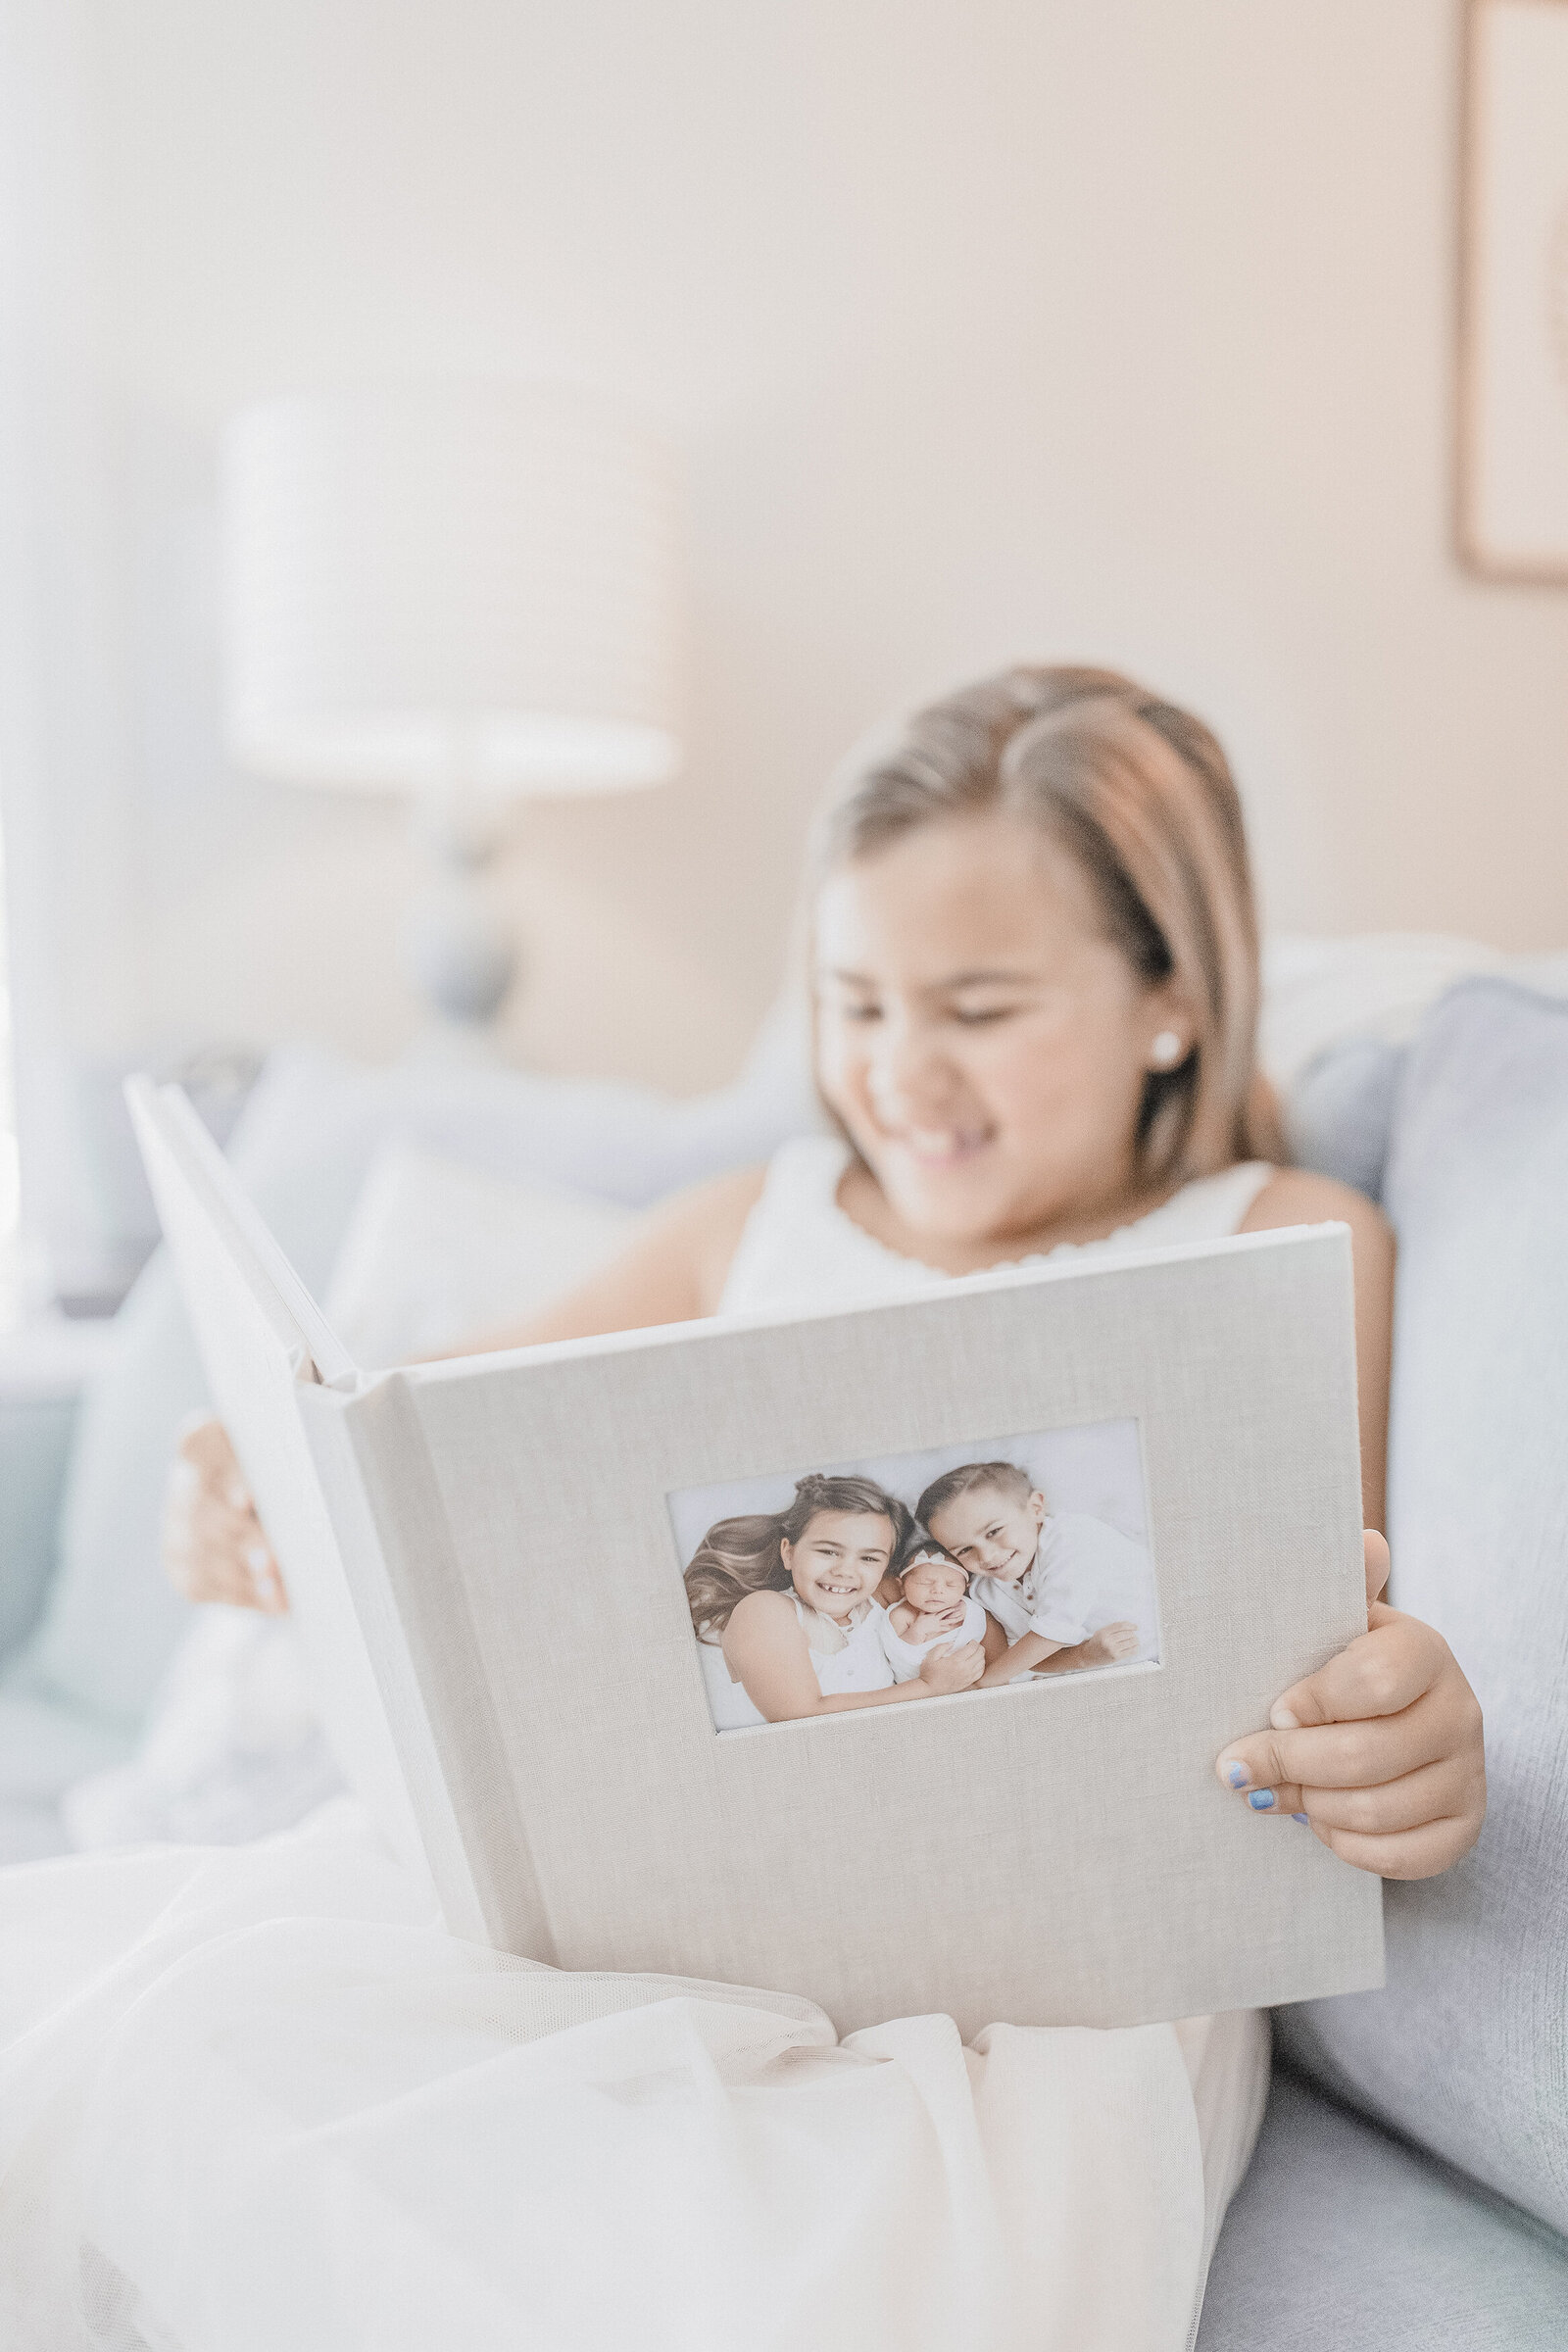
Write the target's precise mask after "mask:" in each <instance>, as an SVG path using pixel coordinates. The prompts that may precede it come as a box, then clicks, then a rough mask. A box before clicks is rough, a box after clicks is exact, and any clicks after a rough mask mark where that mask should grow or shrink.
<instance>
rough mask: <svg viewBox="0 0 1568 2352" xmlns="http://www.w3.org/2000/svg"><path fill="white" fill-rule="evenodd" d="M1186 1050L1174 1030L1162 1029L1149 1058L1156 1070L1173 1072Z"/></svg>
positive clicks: (1151, 1048)
mask: <svg viewBox="0 0 1568 2352" xmlns="http://www.w3.org/2000/svg"><path fill="white" fill-rule="evenodd" d="M1185 1052H1186V1048H1185V1047H1184V1046H1183V1044H1182V1041H1181V1039H1180V1038H1179V1037H1178V1036H1177V1034H1176V1032H1175V1030H1174V1029H1162V1030H1161V1031H1160V1033H1159V1035H1158V1036H1157V1037H1156V1038H1155V1039H1154V1042H1153V1044H1152V1046H1151V1047H1150V1049H1149V1058H1150V1060H1151V1061H1152V1063H1153V1065H1154V1067H1155V1069H1156V1070H1173V1069H1174V1068H1175V1067H1176V1064H1177V1063H1178V1062H1179V1061H1180V1060H1181V1058H1182V1056H1183V1054H1184V1053H1185Z"/></svg>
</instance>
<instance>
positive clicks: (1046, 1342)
mask: <svg viewBox="0 0 1568 2352" xmlns="http://www.w3.org/2000/svg"><path fill="white" fill-rule="evenodd" d="M220 1165H221V1163H220ZM225 1174H226V1171H225ZM209 1175H210V1176H212V1181H213V1183H214V1185H215V1186H216V1185H217V1184H218V1183H219V1182H220V1181H221V1180H220V1179H218V1178H217V1177H216V1175H215V1174H213V1172H212V1171H209ZM229 1181H230V1182H231V1181H232V1180H231V1179H229ZM187 1190H188V1188H187ZM160 1198H161V1205H162V1196H161V1197H160ZM180 1213H181V1214H182V1215H184V1216H185V1217H186V1218H187V1220H188V1219H191V1218H196V1219H198V1220H199V1219H201V1218H204V1217H205V1218H206V1219H207V1221H208V1223H209V1225H210V1227H211V1234H212V1235H213V1236H216V1237H217V1244H216V1246H218V1247H221V1245H222V1236H221V1230H220V1226H219V1224H218V1222H216V1221H215V1220H214V1218H213V1216H212V1213H211V1203H210V1202H209V1203H208V1204H207V1205H205V1206H204V1205H203V1204H202V1203H201V1202H200V1201H196V1198H195V1194H194V1193H190V1194H189V1197H188V1198H187V1199H186V1200H185V1201H184V1202H183V1203H182V1207H181V1211H180ZM251 1213H252V1214H254V1212H251ZM274 1247H275V1246H274ZM189 1254H190V1253H189V1252H188V1251H187V1256H188V1255H189ZM258 1262H259V1261H258ZM181 1273H182V1277H183V1274H184V1265H183V1263H182V1265H181ZM249 1279H250V1280H251V1281H252V1282H253V1283H254V1282H255V1281H256V1280H257V1279H258V1275H257V1266H256V1264H253V1266H252V1268H251V1269H250V1274H249ZM279 1295H280V1294H279ZM313 1311H314V1310H313ZM204 1314H205V1324H206V1340H205V1344H206V1345H207V1346H208V1347H209V1348H213V1349H216V1350H217V1352H218V1353H219V1354H220V1355H221V1354H223V1353H224V1352H225V1351H237V1350H238V1349H239V1348H240V1338H239V1333H238V1328H237V1322H236V1327H235V1329H234V1330H233V1331H232V1332H227V1331H224V1330H221V1329H220V1328H219V1326H221V1325H222V1323H223V1320H224V1318H225V1317H228V1318H230V1320H234V1317H233V1309H232V1304H231V1302H229V1301H226V1300H223V1301H220V1300H218V1299H217V1297H216V1294H214V1293H212V1292H211V1291H210V1293H209V1297H208V1299H207V1302H206V1307H205V1309H204ZM202 1320H203V1318H202V1317H198V1322H199V1323H201V1321H202ZM296 1352H297V1351H296ZM311 1375H312V1367H311V1366H310V1365H306V1366H305V1367H303V1368H302V1366H301V1365H300V1364H299V1363H298V1362H294V1363H290V1362H289V1361H288V1358H287V1354H286V1352H282V1351H280V1352H277V1353H276V1354H275V1355H274V1358H273V1361H272V1364H271V1369H270V1373H269V1374H268V1378H269V1379H270V1381H271V1384H272V1394H273V1397H274V1398H275V1397H277V1396H278V1395H281V1394H282V1393H283V1392H284V1391H285V1390H286V1393H287V1397H288V1400H289V1404H290V1406H291V1409H292V1412H293V1415H294V1417H295V1427H296V1431H298V1429H299V1428H300V1427H301V1426H302V1427H303V1434H304V1437H305V1439H306V1441H307V1442H308V1447H309V1452H308V1454H306V1453H305V1452H304V1451H303V1450H302V1449H299V1448H298V1447H296V1449H295V1450H294V1451H293V1452H292V1453H291V1454H290V1455H289V1459H288V1466H287V1471H286V1479H287V1481H288V1482H292V1484H293V1485H294V1486H295V1487H296V1488H299V1487H301V1486H302V1484H309V1485H310V1486H311V1488H312V1490H313V1498H312V1504H311V1508H312V1509H313V1510H314V1511H315V1513H316V1514H317V1519H318V1520H319V1523H320V1525H321V1526H324V1527H325V1528H326V1529H327V1531H328V1533H329V1540H328V1541H326V1542H323V1541H322V1540H321V1538H320V1534H319V1528H318V1532H317V1537H316V1540H315V1550H314V1558H313V1563H312V1564H311V1567H310V1577H311V1581H312V1583H313V1586H314V1589H315V1590H316V1592H317V1594H318V1598H319V1596H320V1593H321V1592H322V1590H323V1588H326V1587H330V1586H332V1585H333V1584H334V1583H335V1586H336V1589H337V1591H338V1593H339V1595H340V1597H341V1600H342V1603H343V1606H342V1609H341V1610H340V1612H339V1614H340V1615H343V1614H346V1615H348V1616H349V1617H351V1618H352V1620H353V1622H354V1623H355V1624H357V1626H358V1628H359V1633H360V1638H361V1642H362V1654H363V1660H364V1669H365V1673H366V1674H367V1675H368V1677H369V1679H370V1680H371V1681H372V1682H373V1684H374V1686H375V1688H376V1690H377V1691H378V1692H379V1694H380V1698H381V1702H382V1713H383V1720H384V1724H385V1727H386V1739H385V1742H384V1744H385V1746H386V1747H387V1748H388V1749H390V1750H392V1751H395V1753H396V1755H397V1757H398V1759H399V1762H400V1767H401V1769H402V1773H403V1781H404V1791H403V1802H404V1803H405V1805H406V1808H407V1810H408V1813H409V1815H410V1816H411V1817H412V1818H413V1819H414V1820H415V1821H416V1822H417V1824H418V1827H419V1831H420V1835H421V1838H422V1841H423V1850H424V1853H425V1855H426V1858H427V1860H428V1862H429V1866H430V1868H431V1870H432V1872H433V1874H434V1877H435V1880H436V1884H437V1886H438V1887H439V1888H440V1891H441V1893H442V1898H443V1901H444V1903H445V1904H446V1907H447V1914H448V1918H449V1921H450V1922H451V1924H452V1925H453V1926H454V1928H455V1929H456V1930H457V1931H458V1932H460V1933H464V1934H469V1935H474V1934H479V1935H482V1936H484V1937H485V1938H486V1939H488V1940H489V1941H490V1942H492V1943H493V1944H495V1945H496V1946H497V1947H499V1948H504V1949H509V1950H513V1951H515V1952H518V1953H521V1954H524V1955H526V1956H528V1957H530V1958H533V1959H536V1960H541V1961H544V1962H547V1963H550V1964H553V1965H556V1966H559V1967H563V1968H570V1969H613V1970H630V1971H638V1972H642V1971H650V1970H653V1971H667V1972H668V1973H670V1974H671V1975H675V1976H681V1977H696V1978H706V1979H711V1980H718V1981H722V1982H727V1983H738V1984H743V1985H761V1986H768V1987H776V1988H782V1989H787V1990H790V1991H793V1992H797V1993H802V1994H805V1995H807V1996H808V1997H809V1998H811V1999H813V2000H815V2001H817V2002H819V2003H820V2004H821V2005H822V2006H823V2007H824V2008H825V2009H826V2010H827V2011H828V2013H829V2014H830V2015H831V2016H832V2017H833V2019H834V2021H835V2024H836V2025H837V2026H838V2028H839V2029H840V2031H841V2032H851V2031H854V2030H855V2029H856V2028H858V2027H861V2026H866V2025H869V2024H872V2023H875V2022H877V2021H878V2020H880V2019H883V2018H887V2017H892V2016H898V2015H907V2014H913V2013H922V2012H929V2011H946V2012H949V2013H951V2014H952V2015H953V2016H954V2017H955V2018H956V2021H957V2023H958V2026H959V2028H960V2031H961V2032H962V2033H963V2034H965V2035H966V2036H969V2035H972V2034H974V2033H975V2032H977V2031H978V2030H979V2029H980V2028H981V2027H982V2026H984V2025H986V2024H988V2023H990V2022H993V2021H997V2020H1006V2021H1008V2022H1012V2023H1015V2024H1021V2025H1054V2024H1080V2025H1125V2024H1135V2023H1142V2022H1148V2021H1152V2020H1155V2019H1162V2018H1171V2017H1180V2016H1188V2015H1194V2014H1200V2013H1202V2012H1204V2011H1208V2010H1213V2009H1219V2008H1230V2007H1242V2006H1251V2005H1262V2004H1272V2003H1275V2002H1280V2001H1287V2000H1297V1999H1301V1998H1305V1997H1309V1996H1313V1995H1322V1994H1327V1993H1332V1992H1338V1991H1347V1990H1351V1989H1361V1988H1364V1987H1366V1986H1369V1985H1376V1984H1379V1983H1380V1982H1381V1981H1382V1925H1381V1888H1380V1887H1379V1884H1378V1882H1377V1881H1376V1880H1374V1879H1371V1878H1369V1877H1367V1876H1366V1875H1365V1874H1363V1873H1359V1872H1355V1871H1352V1870H1350V1869H1348V1867H1347V1866H1346V1865H1344V1864H1342V1863H1340V1862H1339V1861H1338V1860H1337V1859H1336V1858H1335V1857H1334V1856H1333V1855H1332V1854H1330V1853H1329V1852H1328V1851H1327V1850H1326V1849H1325V1848H1324V1847H1323V1846H1321V1845H1320V1844H1319V1843H1318V1841H1317V1839H1316V1838H1312V1837H1311V1836H1309V1835H1304V1834H1302V1833H1301V1832H1300V1831H1299V1830H1298V1829H1295V1828H1293V1827H1292V1826H1291V1825H1289V1824H1281V1823H1276V1822H1272V1821H1269V1820H1267V1819H1266V1818H1259V1817H1257V1816H1256V1815H1254V1814H1252V1813H1251V1812H1250V1810H1249V1809H1248V1808H1247V1807H1246V1806H1244V1805H1241V1804H1239V1803H1238V1802H1237V1800H1236V1798H1235V1797H1234V1796H1233V1795H1231V1794H1230V1793H1229V1792H1228V1791H1226V1790H1225V1789H1222V1788H1221V1787H1220V1785H1219V1783H1218V1782H1217V1780H1216V1778H1215V1776H1214V1771H1213V1759H1214V1757H1215V1755H1216V1753H1217V1752H1218V1750H1219V1749H1220V1747H1221V1746H1223V1744H1224V1743H1225V1741H1226V1740H1228V1739H1230V1738H1233V1737H1235V1736H1237V1735H1238V1734H1240V1733H1242V1732H1245V1731H1248V1730H1250V1729H1254V1728H1256V1727H1257V1726H1259V1725H1261V1724H1262V1723H1264V1722H1265V1721H1266V1719H1267V1713H1268V1708H1269V1705H1270V1703H1271V1702H1272V1700H1273V1698H1274V1697H1275V1696H1276V1695H1277V1693H1278V1692H1279V1691H1281V1690H1283V1689H1284V1688H1285V1687H1286V1686H1287V1685H1288V1684H1290V1683H1291V1682H1293V1681H1295V1680H1297V1679H1298V1678H1299V1676H1300V1675H1301V1674H1303V1673H1306V1672H1309V1671H1311V1670H1312V1669H1313V1668H1314V1667H1316V1666H1317V1665H1319V1664H1321V1663H1322V1662H1323V1661H1324V1660H1326V1659H1327V1658H1328V1657H1329V1656H1330V1655H1331V1654H1332V1653H1333V1652H1334V1651H1335V1650H1336V1649H1337V1648H1339V1647H1340V1646H1342V1645H1343V1643H1344V1642H1347V1641H1348V1640H1349V1639H1351V1638H1352V1637H1353V1636H1354V1635H1355V1634H1356V1633H1358V1632H1360V1631H1363V1630H1364V1628H1365V1622H1366V1612H1365V1594H1364V1584H1363V1571H1362V1564H1361V1544H1360V1482H1359V1459H1358V1449H1357V1444H1356V1427H1355V1367H1354V1349H1353V1326H1352V1317H1351V1279H1350V1254H1349V1237H1348V1232H1347V1230H1346V1229H1345V1228H1343V1227H1339V1226H1323V1227H1315V1228H1311V1229H1306V1230H1300V1231H1296V1232H1291V1233H1285V1234H1262V1235H1255V1236H1243V1237H1239V1238H1237V1239H1235V1240H1231V1241H1225V1242H1220V1243H1216V1244H1211V1245H1202V1246H1197V1245H1189V1246H1184V1247H1179V1248H1175V1249H1166V1250H1151V1251H1148V1252H1145V1253H1142V1254H1141V1255H1139V1256H1137V1257H1129V1258H1125V1259H1118V1260H1115V1261H1110V1262H1103V1263H1100V1264H1096V1263H1095V1262H1094V1261H1092V1260H1090V1261H1077V1262H1073V1261H1065V1262H1063V1263H1061V1264H1059V1265H1047V1266H1045V1267H1042V1268H1039V1269H1034V1270H1029V1271H1026V1272H1018V1271H1008V1272H1006V1273H1003V1274H996V1275H982V1276H976V1277H972V1278H969V1279H967V1280H964V1281H959V1282H954V1283H951V1284H948V1285H945V1286H944V1287H943V1288H942V1289H941V1290H940V1291H937V1292H934V1293H933V1294H932V1295H931V1296H930V1297H929V1298H923V1299H912V1300H904V1301H901V1302H899V1303H897V1304H892V1305H884V1306H871V1307H861V1308H856V1309H850V1310H846V1311H844V1312H841V1313H835V1314H827V1315H821V1314H816V1315H804V1316H803V1315H795V1316H773V1317H755V1318H717V1319H713V1320H711V1321H709V1322H704V1323H694V1324H687V1325H679V1326H671V1327H667V1328H664V1329H660V1330H655V1331H643V1332H634V1333H626V1334H619V1335H614V1336H613V1337H609V1338H604V1339H596V1340H588V1341H580V1342H571V1343H565V1344H561V1345H556V1346H550V1347H542V1348H523V1349H517V1350H515V1351H512V1352H510V1353H506V1354H496V1355H486V1356H478V1357H470V1358H466V1359H461V1360H458V1361H455V1362H448V1363H441V1364H433V1365H421V1366H415V1367H410V1368H406V1369H403V1370H397V1371H391V1372H381V1373H375V1374H360V1375H358V1376H354V1375H353V1374H351V1373H343V1372H341V1371H340V1372H339V1374H338V1375H337V1376H336V1378H335V1379H334V1381H333V1382H332V1384H331V1385H327V1384H325V1383H323V1382H320V1381H319V1380H317V1379H315V1378H313V1377H312V1376H311ZM253 1385H254V1384H253ZM230 1386H231V1388H233V1389H234V1391H235V1402H236V1409H237V1410H243V1411H245V1412H248V1413H249V1414H250V1417H251V1420H252V1423H253V1424H254V1425H255V1426H254V1428H253V1432H252V1435H251V1441H250V1443H251V1449H252V1451H259V1452H265V1451H267V1450H268V1449H269V1448H270V1449H271V1453H272V1456H273V1467H272V1470H271V1473H270V1478H271V1488H272V1491H273V1492H275V1491H276V1490H277V1489H278V1487H279V1485H280V1484H281V1483H283V1480H284V1473H283V1471H282V1469H281V1467H280V1466H279V1464H280V1456H279V1448H278V1439H277V1432H276V1429H275V1427H274V1428H273V1429H272V1430H271V1433H270V1435H264V1433H263V1432H262V1431H261V1429H260V1426H259V1424H260V1416H259V1414H258V1413H257V1411H256V1409H255V1406H254V1404H247V1403H246V1402H245V1401H244V1398H243V1397H241V1395H240V1393H239V1391H240V1388H241V1387H242V1386H243V1384H235V1383H233V1382H231V1383H230ZM234 1435H235V1437H236V1442H237V1444H238V1446H239V1450H240V1454H241V1459H242V1461H243V1462H245V1464H246V1467H247V1470H250V1469H251V1467H252V1463H251V1458H250V1454H249V1453H248V1452H247V1445H246V1433H244V1432H242V1431H241V1430H240V1429H239V1428H238V1427H237V1426H236V1427H235V1430H234ZM257 1493H258V1496H259V1499H260V1500H261V1503H262V1507H263V1514H264V1519H265V1520H266V1522H267V1524H268V1527H269V1531H270V1534H272V1535H273V1539H274V1544H276V1547H277V1548H278V1552H279V1558H280V1562H281V1565H282V1567H283V1572H284V1576H285V1579H286V1580H287V1581H288V1582H289V1584H290V1587H291V1590H292V1589H293V1585H294V1579H295V1568H294V1563H293V1560H292V1559H291V1557H290V1551H289V1546H288V1539H287V1537H286V1536H285V1534H284V1531H283V1527H282V1522H281V1521H279V1523H278V1525H277V1527H276V1528H274V1527H273V1520H272V1514H271V1512H270V1507H269V1503H268V1495H267V1491H266V1490H265V1489H264V1486H263V1485H262V1483H260V1481H259V1482H258V1484H257ZM298 1509H299V1506H298V1505H296V1513H298ZM308 1515H309V1514H307V1516H308ZM312 1524H313V1525H315V1524H316V1521H313V1522H312ZM318 1613H320V1611H319V1612H318ZM339 1646H340V1648H341V1643H340V1645H339ZM331 1681H332V1677H331V1674H330V1673H329V1674H328V1675H327V1676H326V1677H325V1678H324V1687H322V1688H321V1691H320V1702H321V1704H322V1706H323V1708H324V1709H325V1711H326V1713H327V1717H328V1720H329V1722H330V1721H331V1719H332V1716H333V1712H334V1710H335V1708H336V1706H337V1703H338V1701H337V1695H336V1693H335V1691H334V1690H333V1689H332V1687H331ZM411 1720H412V1721H413V1725H414V1728H413V1730H412V1731H411V1729H410V1721H411ZM361 1744H362V1747H363V1740H362V1743H361Z"/></svg>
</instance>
